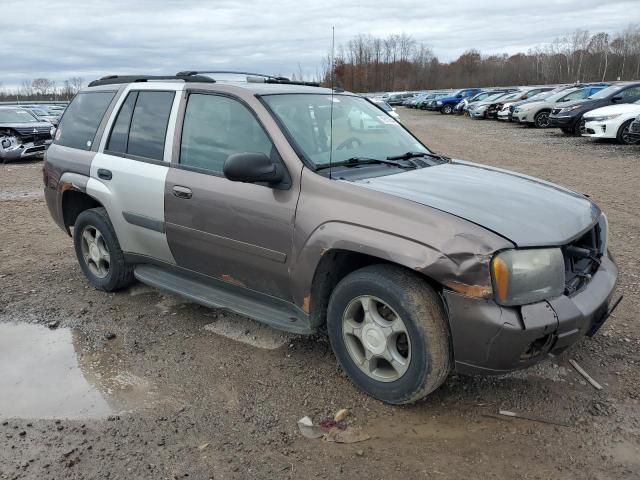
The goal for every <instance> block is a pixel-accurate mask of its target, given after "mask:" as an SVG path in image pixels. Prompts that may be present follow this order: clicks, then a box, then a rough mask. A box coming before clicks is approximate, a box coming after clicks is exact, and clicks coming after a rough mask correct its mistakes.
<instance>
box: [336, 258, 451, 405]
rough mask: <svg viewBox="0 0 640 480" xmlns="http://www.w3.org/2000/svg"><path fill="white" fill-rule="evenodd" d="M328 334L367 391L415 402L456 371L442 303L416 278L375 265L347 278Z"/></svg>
mask: <svg viewBox="0 0 640 480" xmlns="http://www.w3.org/2000/svg"><path fill="white" fill-rule="evenodd" d="M327 330H328V333H329V339H330V341H331V346H332V348H333V351H334V353H335V355H336V357H337V359H338V362H339V363H340V366H341V367H342V369H343V370H344V371H345V372H346V373H347V375H348V376H349V377H350V378H351V380H352V381H353V382H354V383H355V384H356V385H357V386H358V387H359V388H360V389H362V390H363V391H364V392H366V393H367V394H369V395H371V396H372V397H374V398H377V399H378V400H382V401H384V402H388V403H392V404H407V403H413V402H415V401H417V400H420V399H421V398H423V397H425V396H426V395H428V394H429V393H431V392H432V391H434V390H435V389H436V388H438V387H439V386H440V385H441V384H442V383H443V382H444V381H445V379H446V378H447V375H448V374H449V371H450V369H451V351H450V347H449V329H448V324H447V319H446V315H445V311H444V307H443V304H442V301H441V300H440V298H439V297H438V295H437V294H436V292H435V291H434V290H433V289H432V288H431V287H430V286H429V284H428V283H427V282H426V281H425V280H424V279H422V278H420V277H419V276H418V275H417V274H415V273H413V272H411V271H408V270H406V269H404V268H401V267H397V266H395V265H372V266H369V267H365V268H362V269H360V270H357V271H355V272H353V273H351V274H349V275H347V276H346V277H345V278H344V279H342V280H341V281H340V282H339V283H338V285H337V286H336V288H335V289H334V291H333V293H332V294H331V299H330V301H329V308H328V311H327Z"/></svg>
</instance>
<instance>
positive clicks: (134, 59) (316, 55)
mask: <svg viewBox="0 0 640 480" xmlns="http://www.w3.org/2000/svg"><path fill="white" fill-rule="evenodd" d="M0 1H1V2H2V4H3V8H2V30H1V33H0V35H1V42H2V47H3V48H2V50H3V53H4V54H3V56H2V60H1V61H0V82H1V83H2V84H3V85H4V86H5V87H7V86H15V85H19V84H20V83H21V82H22V81H23V80H31V79H33V78H35V77H47V78H51V79H54V80H56V81H57V82H58V84H61V83H62V81H63V80H64V79H66V78H69V77H72V76H81V77H83V78H84V79H85V80H86V81H89V80H92V79H94V78H97V77H100V76H103V75H107V74H115V73H119V74H125V73H149V74H163V73H164V74H173V73H175V72H177V71H179V70H191V69H248V70H251V71H261V72H264V73H271V74H278V73H279V74H284V75H290V74H291V73H292V72H296V71H297V70H298V64H300V65H301V66H302V69H303V70H304V72H305V74H306V75H310V76H313V75H314V74H315V73H316V71H317V70H319V65H320V61H321V58H322V57H323V56H324V55H326V53H327V51H328V50H329V48H330V45H331V26H332V25H335V28H336V44H339V43H341V42H345V41H347V40H349V39H350V38H352V37H353V36H355V35H357V34H360V33H364V34H368V33H369V34H372V35H376V36H386V35H388V34H391V33H402V32H404V33H407V34H410V35H412V36H413V37H414V38H415V39H416V40H418V41H420V42H424V43H426V44H427V45H429V46H431V47H432V48H433V50H434V53H435V54H436V55H437V56H438V57H439V58H440V60H441V61H446V60H451V59H453V58H455V57H457V55H459V54H460V53H462V52H463V51H464V50H467V49H469V48H477V49H480V50H481V51H482V52H483V53H496V52H507V53H515V52H517V51H526V50H527V49H528V48H529V47H531V46H534V45H538V44H542V43H545V42H550V41H552V40H553V39H554V38H556V37H558V36H562V35H567V34H569V33H571V32H572V31H573V30H575V29H577V28H582V29H587V30H590V31H592V32H593V31H607V32H614V31H618V30H621V29H623V28H625V27H626V26H627V25H628V24H629V22H631V21H634V20H635V21H638V20H639V19H640V14H639V13H638V7H639V6H640V3H639V0H544V1H540V0H510V1H493V0H484V1H480V0H448V1H446V2H437V5H433V3H434V2H426V1H408V0H367V1H360V2H357V3H355V2H354V4H353V5H350V4H349V2H346V1H344V0H342V1H339V0H316V1H309V0H281V1H273V0H270V1H261V0H213V1H196V0H20V1H14V2H10V1H9V0H0ZM5 2H8V3H12V4H13V6H12V7H11V8H8V5H5Z"/></svg>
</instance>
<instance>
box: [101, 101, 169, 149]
mask: <svg viewBox="0 0 640 480" xmlns="http://www.w3.org/2000/svg"><path fill="white" fill-rule="evenodd" d="M174 96H175V93H174V92H155V91H138V92H130V93H129V95H127V98H126V99H125V101H124V103H123V104H122V107H121V108H120V111H119V112H118V116H117V118H116V121H115V123H114V124H113V128H112V130H111V135H110V136H109V141H108V142H107V147H106V149H105V150H106V151H107V152H108V153H116V154H121V155H124V154H127V155H133V156H136V157H143V158H149V159H152V160H162V159H163V157H164V143H165V137H166V135H167V126H168V124H169V115H170V113H171V107H172V105H173V99H174Z"/></svg>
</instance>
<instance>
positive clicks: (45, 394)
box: [0, 323, 153, 419]
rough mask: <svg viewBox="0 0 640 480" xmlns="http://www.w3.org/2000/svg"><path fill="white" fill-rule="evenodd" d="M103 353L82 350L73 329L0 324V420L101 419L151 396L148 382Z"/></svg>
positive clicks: (81, 343)
mask: <svg viewBox="0 0 640 480" xmlns="http://www.w3.org/2000/svg"><path fill="white" fill-rule="evenodd" d="M84 343H86V342H84ZM102 355H104V353H103V352H91V351H90V350H88V349H87V348H83V337H82V335H81V334H80V333H79V332H77V331H75V330H71V329H68V328H58V329H55V330H50V329H48V328H47V327H45V326H42V325H34V324H27V323H0V418H11V417H20V418H69V419H74V418H76V419H77V418H88V417H90V418H96V417H97V418H100V417H106V416H108V415H110V414H113V413H118V412H122V411H124V410H128V409H131V408H133V407H135V406H139V405H141V404H143V403H144V402H145V401H147V400H149V398H150V397H152V396H153V392H152V391H151V385H149V384H148V382H146V381H145V380H144V379H140V378H139V377H136V376H134V375H131V374H129V373H127V372H123V371H118V370H116V369H113V368H110V367H109V365H108V363H109V362H107V361H103V359H102V358H101V356H102Z"/></svg>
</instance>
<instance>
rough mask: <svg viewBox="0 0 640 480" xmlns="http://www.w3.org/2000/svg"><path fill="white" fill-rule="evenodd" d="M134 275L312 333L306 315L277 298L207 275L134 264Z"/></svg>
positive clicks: (271, 322) (208, 302)
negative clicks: (192, 274)
mask: <svg viewBox="0 0 640 480" xmlns="http://www.w3.org/2000/svg"><path fill="white" fill-rule="evenodd" d="M134 275H135V277H136V278H137V279H138V280H139V281H141V282H142V283H145V284H147V285H149V286H151V287H155V288H158V289H160V290H165V291H167V292H170V293H175V294H177V295H180V296H182V297H185V298H188V299H189V300H191V301H192V302H195V303H199V304H200V305H204V306H205V307H211V308H224V309H227V310H230V311H232V312H234V313H237V314H239V315H244V316H246V317H250V318H253V319H254V320H257V321H259V322H262V323H266V324H267V325H269V326H271V327H273V328H277V329H279V330H285V331H287V332H291V333H298V334H301V335H308V334H312V333H315V330H314V329H313V328H311V326H310V325H309V316H308V315H307V314H305V313H304V312H303V311H302V310H300V309H299V308H297V307H296V306H294V305H292V304H290V303H288V302H285V301H283V300H280V299H278V298H274V297H270V296H268V295H263V294H260V293H258V292H255V291H253V290H249V289H246V288H242V287H238V286H236V285H231V284H229V283H226V282H223V281H221V280H217V279H214V278H211V277H203V276H198V277H199V278H193V277H192V276H190V275H189V276H188V275H186V274H182V273H178V272H175V271H172V270H168V269H164V268H161V267H157V266H154V265H146V264H144V265H138V266H136V267H135V270H134Z"/></svg>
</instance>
